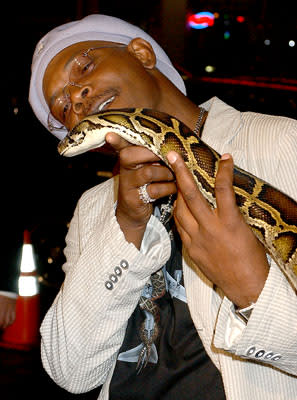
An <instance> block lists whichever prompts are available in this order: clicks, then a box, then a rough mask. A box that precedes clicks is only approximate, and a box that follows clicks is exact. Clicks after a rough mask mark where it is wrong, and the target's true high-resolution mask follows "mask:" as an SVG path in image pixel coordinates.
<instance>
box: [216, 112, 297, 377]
mask: <svg viewBox="0 0 297 400" xmlns="http://www.w3.org/2000/svg"><path fill="white" fill-rule="evenodd" d="M271 118H273V117H271ZM274 118H275V117H274ZM268 122H269V124H270V126H273V127H274V128H275V130H272V129H270V131H269V134H270V135H271V140H270V141H269V140H267V139H265V133H264V132H265V130H262V138H261V140H263V143H262V144H264V142H265V141H266V143H267V145H266V152H264V154H263V155H262V158H261V156H260V150H259V155H258V171H257V172H259V173H262V174H264V173H266V174H269V175H270V176H269V175H267V177H266V179H267V180H268V181H269V182H271V183H273V184H274V185H275V186H276V187H279V188H280V189H281V190H283V191H284V192H286V193H288V194H289V195H290V196H291V197H292V198H294V199H297V187H296V171H297V157H296V156H297V123H296V122H295V121H293V120H289V119H286V118H281V119H278V120H276V119H274V120H273V119H269V120H268ZM277 129H278V132H277ZM266 134H267V129H266ZM259 140H260V139H259ZM262 150H263V148H262ZM255 153H256V154H257V149H255V151H254V154H255ZM254 157H255V156H254ZM256 157H257V155H256ZM261 171H262V172H261ZM296 331H297V296H296V290H295V289H293V287H292V286H291V284H290V282H289V280H288V279H287V277H286V276H285V274H284V273H283V272H282V271H281V270H280V268H279V267H278V266H277V264H276V263H275V262H274V261H273V260H272V261H271V267H270V272H269V275H268V278H267V281H266V283H265V286H264V288H263V290H262V293H261V294H260V296H259V298H258V300H257V303H256V304H255V307H254V310H253V312H252V315H251V317H250V319H249V321H248V323H247V325H246V326H243V325H242V323H240V322H238V320H236V317H235V316H234V307H233V304H232V303H231V302H230V301H229V300H228V299H227V298H224V300H223V302H222V305H221V308H220V311H219V315H218V320H217V325H216V331H215V337H214V344H215V346H216V347H218V348H222V349H224V350H227V351H230V352H231V353H234V354H236V355H238V356H240V357H243V358H245V359H251V360H253V361H259V362H263V363H266V364H270V365H272V366H274V367H276V368H279V369H281V370H283V371H286V372H288V373H290V374H293V375H297V358H296V354H297V340H296Z"/></svg>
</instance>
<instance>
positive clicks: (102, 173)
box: [96, 171, 113, 178]
mask: <svg viewBox="0 0 297 400" xmlns="http://www.w3.org/2000/svg"><path fill="white" fill-rule="evenodd" d="M96 175H97V176H102V177H103V178H111V177H112V175H113V174H112V172H111V171H97V172H96Z"/></svg>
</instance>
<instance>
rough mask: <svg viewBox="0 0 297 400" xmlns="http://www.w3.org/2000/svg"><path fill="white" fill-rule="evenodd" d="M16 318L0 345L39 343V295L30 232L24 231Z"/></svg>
mask: <svg viewBox="0 0 297 400" xmlns="http://www.w3.org/2000/svg"><path fill="white" fill-rule="evenodd" d="M18 286H19V295H18V298H17V301H16V318H15V321H14V323H13V324H12V325H10V326H8V327H7V328H6V329H5V330H4V332H3V335H2V338H1V340H2V341H1V343H0V346H2V347H9V348H14V349H18V350H30V349H32V348H33V347H35V346H38V344H39V325H40V295H39V287H38V277H37V271H36V264H35V260H34V254H33V246H32V243H31V238H30V232H29V231H28V230H25V231H24V244H23V249H22V257H21V266H20V276H19V281H18Z"/></svg>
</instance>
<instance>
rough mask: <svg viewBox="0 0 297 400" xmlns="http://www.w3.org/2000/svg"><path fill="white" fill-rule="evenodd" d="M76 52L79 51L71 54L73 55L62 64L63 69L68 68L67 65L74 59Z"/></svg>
mask: <svg viewBox="0 0 297 400" xmlns="http://www.w3.org/2000/svg"><path fill="white" fill-rule="evenodd" d="M77 54H79V53H76V54H73V55H72V56H71V57H70V58H69V59H68V60H67V61H66V63H65V64H64V69H67V68H68V65H69V64H70V63H71V62H72V61H73V60H74V59H75V57H77Z"/></svg>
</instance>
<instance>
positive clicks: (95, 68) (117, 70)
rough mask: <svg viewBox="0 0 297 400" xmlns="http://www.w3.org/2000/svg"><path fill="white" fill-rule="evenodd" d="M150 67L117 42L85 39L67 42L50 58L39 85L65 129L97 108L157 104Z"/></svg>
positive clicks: (157, 94) (152, 105)
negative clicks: (67, 43) (41, 86)
mask: <svg viewBox="0 0 297 400" xmlns="http://www.w3.org/2000/svg"><path fill="white" fill-rule="evenodd" d="M152 71H153V69H152V68H146V67H144V64H143V62H142V60H141V58H139V57H137V56H135V54H134V53H133V52H131V50H130V49H129V47H127V46H123V45H121V44H118V43H111V42H103V41H89V42H79V43H76V44H74V45H72V46H69V47H67V48H66V49H64V50H62V51H61V52H60V53H59V54H57V55H56V56H55V57H54V59H53V60H52V61H51V62H50V64H49V65H48V67H47V70H46V72H45V75H44V80H43V91H44V95H45V99H46V101H47V103H48V105H49V107H50V110H51V114H52V115H53V116H54V118H55V119H57V120H58V121H60V122H61V123H62V124H63V125H65V126H66V128H67V129H72V128H73V127H74V126H75V125H76V124H77V123H78V122H79V121H80V120H81V119H82V118H84V117H85V116H87V115H90V114H94V113H96V112H99V111H101V110H102V109H108V108H110V109H111V108H125V107H147V108H155V109H156V108H157V105H158V99H159V93H158V86H157V84H156V81H155V80H154V79H153V76H152Z"/></svg>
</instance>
